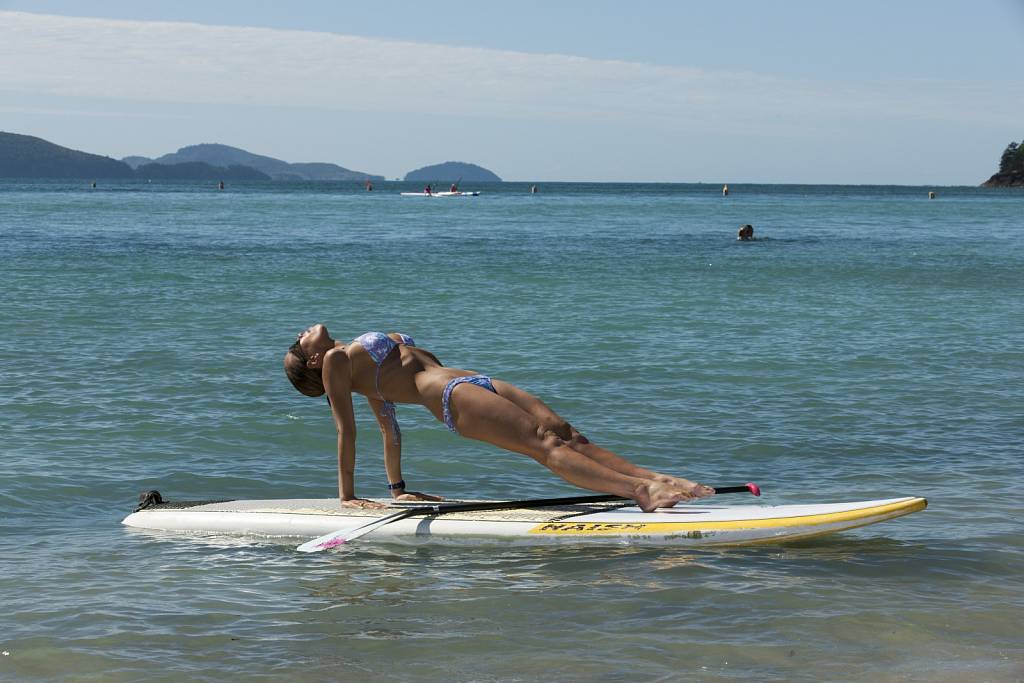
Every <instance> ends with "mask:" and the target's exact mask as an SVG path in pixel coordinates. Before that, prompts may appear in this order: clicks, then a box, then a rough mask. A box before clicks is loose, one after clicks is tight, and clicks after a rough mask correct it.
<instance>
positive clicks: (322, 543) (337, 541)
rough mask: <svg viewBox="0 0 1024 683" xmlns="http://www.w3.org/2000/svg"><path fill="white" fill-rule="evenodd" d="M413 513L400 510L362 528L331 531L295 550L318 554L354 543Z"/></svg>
mask: <svg viewBox="0 0 1024 683" xmlns="http://www.w3.org/2000/svg"><path fill="white" fill-rule="evenodd" d="M415 513H416V510H402V511H401V512H396V513H395V514H393V515H387V516H386V517H381V518H380V519H375V520H373V521H372V522H369V523H367V524H363V525H362V526H357V527H356V528H355V529H339V530H338V531H332V532H331V533H329V534H324V535H323V536H319V537H317V538H314V539H313V540H312V541H306V542H305V543H303V544H302V545H300V546H299V547H297V548H296V550H298V551H299V552H303V553H318V552H320V551H321V550H330V549H331V548H337V547H338V546H340V545H344V544H346V543H348V542H349V541H354V540H355V539H357V538H359V537H360V536H365V535H366V534H368V533H370V532H371V531H373V530H375V529H379V528H380V527H382V526H385V525H387V524H391V522H397V521H398V520H400V519H405V518H406V517H410V516H412V515H413V514H415Z"/></svg>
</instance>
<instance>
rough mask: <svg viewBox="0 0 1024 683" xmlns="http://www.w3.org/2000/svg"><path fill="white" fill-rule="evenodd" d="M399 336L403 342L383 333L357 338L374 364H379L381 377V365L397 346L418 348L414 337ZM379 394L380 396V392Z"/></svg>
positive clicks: (356, 340)
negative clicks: (403, 345)
mask: <svg viewBox="0 0 1024 683" xmlns="http://www.w3.org/2000/svg"><path fill="white" fill-rule="evenodd" d="M398 336H399V337H401V338H402V341H397V342H396V341H395V340H394V339H392V338H391V337H389V336H388V335H386V334H384V333H383V332H367V333H366V334H361V335H359V336H358V337H356V338H355V340H354V341H355V342H356V343H357V344H359V345H360V346H362V347H363V348H364V349H366V352H367V353H368V354H370V358H373V362H374V363H376V364H377V374H378V375H379V374H380V366H381V364H382V363H383V362H384V359H385V358H387V357H388V354H390V353H391V352H392V351H393V350H394V348H395V347H396V346H398V345H399V344H405V345H406V346H416V342H414V341H413V340H412V337H410V336H408V335H405V334H399V335H398ZM377 393H378V394H379V393H380V391H378V392H377Z"/></svg>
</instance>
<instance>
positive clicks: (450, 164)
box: [405, 161, 501, 183]
mask: <svg viewBox="0 0 1024 683" xmlns="http://www.w3.org/2000/svg"><path fill="white" fill-rule="evenodd" d="M459 178H462V182H464V183H500V182H501V178H499V177H498V176H497V175H495V174H494V173H492V172H491V171H488V170H487V169H486V168H484V167H482V166H477V165H476V164H467V163H466V162H464V161H446V162H444V163H443V164H434V165H433V166H424V167H423V168H417V169H416V170H415V171H409V172H408V173H406V174H405V179H406V180H407V181H410V182H413V181H415V182H421V183H422V182H428V183H430V182H438V183H453V182H455V181H457V180H458V179H459Z"/></svg>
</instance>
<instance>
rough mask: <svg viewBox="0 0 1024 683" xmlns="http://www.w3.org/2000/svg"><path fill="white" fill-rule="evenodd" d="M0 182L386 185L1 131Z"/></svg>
mask: <svg viewBox="0 0 1024 683" xmlns="http://www.w3.org/2000/svg"><path fill="white" fill-rule="evenodd" d="M0 178H48V179H73V178H78V179H84V180H101V179H104V180H106V179H114V180H128V179H139V180H211V181H222V180H224V181H246V180H345V181H353V180H354V181H359V182H363V181H366V180H370V181H375V182H376V181H383V180H384V176H380V175H372V174H369V173H362V172H360V171H351V170H349V169H347V168H343V167H341V166H338V165H336V164H329V163H300V164H290V163H288V162H287V161H281V160H280V159H274V158H272V157H266V156H260V155H258V154H252V153H251V152H247V151H245V150H244V149H238V148H237V147H229V146H227V145H213V144H204V145H192V146H191V147H182V148H181V149H179V150H178V151H177V152H175V153H174V154H165V155H164V156H162V157H159V158H157V159H150V158H148V157H141V156H130V157H125V158H124V159H123V160H121V161H118V160H116V159H111V158H110V157H104V156H99V155H97V154H88V153H86V152H80V151H78V150H74V149H69V148H67V147H61V146H60V145H56V144H54V143H52V142H48V141H47V140H43V139H42V138H37V137H33V136H31V135H20V134H18V133H5V132H2V131H0Z"/></svg>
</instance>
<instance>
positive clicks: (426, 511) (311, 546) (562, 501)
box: [298, 484, 761, 552]
mask: <svg viewBox="0 0 1024 683" xmlns="http://www.w3.org/2000/svg"><path fill="white" fill-rule="evenodd" d="M714 488H715V493H716V494H719V493H752V494H754V495H755V496H760V495H761V489H760V488H758V486H757V484H744V485H743V486H717V487H714ZM625 500H630V499H629V498H623V497H622V496H614V495H608V494H603V495H596V496H569V497H566V498H534V499H532V500H505V501H493V500H489V501H480V502H478V503H436V504H426V505H416V506H415V507H410V508H409V509H407V510H402V511H401V512H396V513H394V514H390V515H387V516H386V517H381V518H380V519H376V520H374V521H372V522H369V523H368V524H364V525H363V526H361V527H358V528H356V529H352V530H350V531H348V532H347V533H346V532H334V533H331V534H327V535H325V536H321V537H319V538H315V539H313V540H312V541H308V542H306V543H303V544H302V545H301V546H299V548H298V549H299V550H301V551H303V552H316V551H318V550H326V549H328V548H334V547H337V546H339V545H342V544H343V543H347V542H348V541H352V540H355V539H357V538H359V537H360V536H365V535H366V534H368V533H370V532H371V531H374V530H376V529H379V528H381V527H382V526H386V525H388V524H391V523H393V522H397V521H399V520H402V519H407V518H409V517H415V516H420V515H426V516H430V515H443V514H447V513H449V512H474V511H482V510H515V509H519V508H538V507H552V506H556V505H581V504H584V503H607V502H612V501H625Z"/></svg>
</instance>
